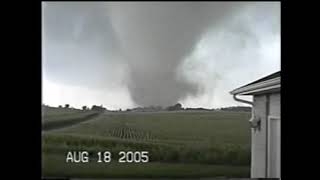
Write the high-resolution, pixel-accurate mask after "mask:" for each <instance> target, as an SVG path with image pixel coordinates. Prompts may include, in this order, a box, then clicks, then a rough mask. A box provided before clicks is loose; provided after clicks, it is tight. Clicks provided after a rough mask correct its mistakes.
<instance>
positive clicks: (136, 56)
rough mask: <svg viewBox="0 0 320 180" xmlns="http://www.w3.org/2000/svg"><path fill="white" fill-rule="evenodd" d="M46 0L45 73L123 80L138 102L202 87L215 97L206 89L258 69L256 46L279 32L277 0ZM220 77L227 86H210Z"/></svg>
mask: <svg viewBox="0 0 320 180" xmlns="http://www.w3.org/2000/svg"><path fill="white" fill-rule="evenodd" d="M45 5H46V6H45V7H44V8H43V12H44V16H43V35H44V36H43V47H44V48H43V49H44V50H43V51H44V74H45V75H46V77H47V78H48V79H49V80H51V81H55V82H58V83H62V84H70V85H76V86H85V87H88V88H98V89H104V90H106V91H110V90H111V89H112V88H117V87H127V88H128V90H129V93H130V96H131V98H132V100H133V101H134V102H135V103H136V104H137V105H141V106H149V105H162V106H167V105H171V104H173V103H176V102H178V101H181V100H184V99H186V98H190V97H200V96H202V95H205V94H209V96H210V98H209V99H210V100H213V101H215V99H214V98H212V97H213V96H214V94H213V91H221V90H223V91H225V92H226V93H227V92H228V91H229V90H230V89H229V88H232V87H233V85H237V82H241V80H239V81H233V80H232V79H230V78H229V77H230V76H233V75H236V74H237V73H238V74H239V72H240V71H241V72H243V73H240V74H242V76H243V77H245V78H242V79H243V81H245V80H247V79H248V78H249V77H250V75H253V74H254V73H255V75H259V73H257V72H264V71H261V69H263V66H264V64H263V63H264V61H265V59H263V58H261V56H260V55H259V47H263V45H264V44H265V43H266V42H269V41H270V37H274V36H278V35H279V34H280V18H279V17H280V6H279V3H250V2H143V3H142V2H94V3H91V2H77V3H74V2H46V3H45ZM200 40H201V41H207V42H206V43H202V44H205V45H206V46H212V48H211V50H210V51H212V53H211V54H212V56H211V57H210V58H208V57H207V58H204V60H201V59H200V60H199V59H197V58H199V57H196V56H194V55H193V54H192V53H194V52H195V50H196V48H197V46H198V45H199V42H200ZM206 48H207V49H208V47H206ZM198 49H201V47H200V48H198ZM209 49H210V48H209ZM246 63H251V65H252V67H256V68H250V67H248V66H247V65H244V64H246ZM259 68H260V69H259ZM255 69H256V70H255ZM250 73H251V74H250ZM252 77H255V76H252ZM221 83H222V84H225V85H222V86H223V87H225V88H228V89H219V88H217V87H221ZM241 83H242V82H241ZM224 96H225V95H224Z"/></svg>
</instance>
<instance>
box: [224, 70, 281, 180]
mask: <svg viewBox="0 0 320 180" xmlns="http://www.w3.org/2000/svg"><path fill="white" fill-rule="evenodd" d="M280 80H281V76H280V71H279V72H276V73H273V74H271V75H269V76H266V77H264V78H261V79H259V80H256V81H254V82H252V83H249V84H247V85H245V86H242V87H239V88H237V89H235V90H233V91H231V92H230V93H231V94H232V95H233V97H234V99H235V100H236V101H239V102H243V103H247V104H250V105H252V117H251V119H250V120H249V123H250V125H251V127H252V132H251V144H252V145H251V178H280V175H281V162H280V161H281V142H280V140H281V109H280V105H281V103H280V99H281V83H280ZM240 95H250V96H253V102H250V101H246V100H243V99H240V98H239V97H237V96H240Z"/></svg>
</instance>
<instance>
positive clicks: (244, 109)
mask: <svg viewBox="0 0 320 180" xmlns="http://www.w3.org/2000/svg"><path fill="white" fill-rule="evenodd" d="M217 110H220V111H235V112H251V107H248V106H232V107H224V108H219V109H217Z"/></svg>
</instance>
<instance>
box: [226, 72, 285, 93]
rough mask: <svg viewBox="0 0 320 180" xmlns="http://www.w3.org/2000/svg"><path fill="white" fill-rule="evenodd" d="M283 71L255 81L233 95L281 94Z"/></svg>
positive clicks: (235, 91) (240, 88) (236, 90)
mask: <svg viewBox="0 0 320 180" xmlns="http://www.w3.org/2000/svg"><path fill="white" fill-rule="evenodd" d="M280 74H281V71H278V72H275V73H272V74H270V75H268V76H265V77H263V78H260V79H258V80H256V81H253V82H251V83H249V84H246V85H244V86H241V87H239V88H237V89H235V90H233V91H231V92H230V93H231V94H234V95H235V94H239V95H254V94H263V93H271V92H279V91H280V89H281V75H280Z"/></svg>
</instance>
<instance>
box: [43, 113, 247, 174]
mask: <svg viewBox="0 0 320 180" xmlns="http://www.w3.org/2000/svg"><path fill="white" fill-rule="evenodd" d="M60 111H61V112H60V114H63V113H66V112H63V111H64V110H63V109H61V110H60ZM47 112H49V111H47ZM91 113H92V112H91ZM88 114H90V111H88V112H85V111H84V112H82V111H77V112H69V113H67V114H65V115H59V113H58V112H55V113H53V112H52V111H51V114H50V113H48V114H46V113H44V116H43V122H48V120H47V119H48V117H49V119H50V118H51V121H53V120H54V121H60V122H64V121H65V120H66V118H65V117H68V116H74V117H77V118H81V117H85V116H88ZM249 117H250V114H249V113H245V112H201V111H194V112H187V111H179V112H178V111H176V112H106V113H103V114H99V115H98V116H95V117H92V119H91V120H90V121H83V122H81V123H78V124H76V125H73V126H70V127H66V128H62V129H57V130H55V131H43V132H42V152H43V155H42V157H43V158H42V161H43V167H42V168H43V176H50V177H52V176H63V177H70V176H71V177H124V178H125V177H141V178H142V177H217V176H219V177H221V176H224V177H248V176H249V169H250V168H249V167H250V128H249V125H248V123H247V120H248V119H249ZM77 118H75V119H77ZM67 119H68V118H67ZM70 150H74V151H75V150H86V151H89V154H90V156H92V155H93V154H95V153H96V152H98V151H110V152H111V153H112V155H113V157H112V162H111V163H110V164H104V163H102V164H99V163H95V162H90V163H87V164H81V163H80V164H67V163H65V155H66V152H67V151H70ZM120 151H148V152H149V156H150V162H148V163H140V164H139V163H137V164H130V163H123V164H121V163H118V162H117V159H118V158H119V156H118V152H120Z"/></svg>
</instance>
